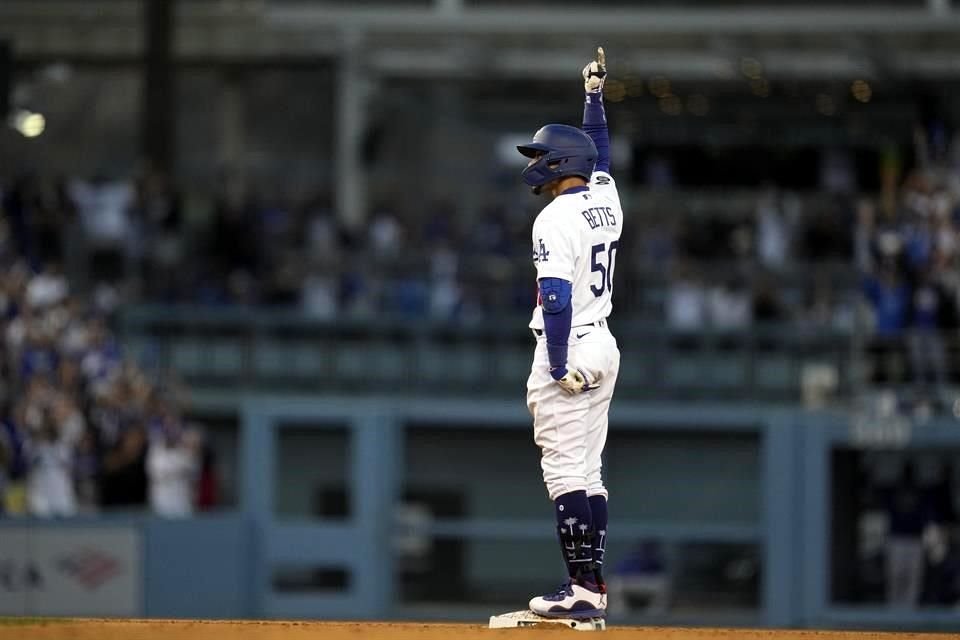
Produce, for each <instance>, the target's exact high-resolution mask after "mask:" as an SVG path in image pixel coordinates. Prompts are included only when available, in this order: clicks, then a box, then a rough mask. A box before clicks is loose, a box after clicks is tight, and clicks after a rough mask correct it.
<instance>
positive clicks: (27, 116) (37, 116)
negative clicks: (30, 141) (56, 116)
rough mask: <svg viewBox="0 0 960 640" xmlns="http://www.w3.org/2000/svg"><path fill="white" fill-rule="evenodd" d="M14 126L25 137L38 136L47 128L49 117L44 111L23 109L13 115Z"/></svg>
mask: <svg viewBox="0 0 960 640" xmlns="http://www.w3.org/2000/svg"><path fill="white" fill-rule="evenodd" d="M13 128H14V129H16V130H17V131H18V132H19V133H20V135H22V136H23V137H24V138H36V137H37V136H39V135H41V134H43V132H44V130H45V129H46V128H47V119H46V118H45V117H44V116H43V114H42V113H34V112H33V111H28V110H26V109H21V110H20V111H18V112H16V113H15V114H14V115H13Z"/></svg>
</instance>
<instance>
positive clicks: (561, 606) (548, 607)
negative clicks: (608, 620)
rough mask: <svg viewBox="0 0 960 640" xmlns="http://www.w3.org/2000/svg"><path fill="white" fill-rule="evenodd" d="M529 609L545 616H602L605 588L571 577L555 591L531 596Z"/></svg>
mask: <svg viewBox="0 0 960 640" xmlns="http://www.w3.org/2000/svg"><path fill="white" fill-rule="evenodd" d="M530 611H532V612H534V613H535V614H537V615H538V616H543V617H545V618H574V619H577V620H579V619H583V618H602V617H604V616H605V615H607V590H606V588H605V586H603V585H597V583H596V582H592V581H589V580H575V579H573V578H571V579H569V580H567V581H566V582H565V583H563V584H562V585H560V587H559V588H558V589H557V590H556V591H555V592H553V593H548V594H546V595H542V596H537V597H536V598H532V599H531V600H530Z"/></svg>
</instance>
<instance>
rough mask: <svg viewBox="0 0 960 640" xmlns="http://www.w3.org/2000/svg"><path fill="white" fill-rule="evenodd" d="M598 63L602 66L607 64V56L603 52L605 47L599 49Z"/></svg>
mask: <svg viewBox="0 0 960 640" xmlns="http://www.w3.org/2000/svg"><path fill="white" fill-rule="evenodd" d="M597 62H599V63H600V64H602V65H606V64H607V54H605V53H604V52H603V47H597Z"/></svg>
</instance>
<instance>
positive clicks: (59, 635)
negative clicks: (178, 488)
mask: <svg viewBox="0 0 960 640" xmlns="http://www.w3.org/2000/svg"><path fill="white" fill-rule="evenodd" d="M8 622H11V624H5V625H0V639H2V640H8V639H9V640H14V639H16V640H307V639H308V638H309V639H310V640H381V639H382V640H475V639H477V638H479V639H482V640H493V639H495V638H507V637H509V638H519V639H521V640H537V639H539V638H550V639H551V640H557V639H558V638H560V637H564V638H571V639H572V638H579V639H580V640H588V639H590V638H594V639H596V640H764V639H766V638H773V639H775V640H828V639H830V640H832V639H834V638H836V639H838V640H920V639H925V640H943V639H944V638H948V637H950V636H946V635H939V634H921V633H897V634H891V633H873V632H863V633H857V632H840V631H779V630H763V629H757V630H748V629H676V628H663V627H616V626H613V627H610V628H608V629H607V630H606V631H603V632H588V635H584V632H580V631H573V630H571V629H565V628H557V627H550V628H540V627H537V628H527V629H487V628H486V626H484V625H479V624H476V625H470V624H426V623H424V624H418V623H389V622H274V621H270V622H257V621H231V620H224V621H221V620H63V621H60V620H58V621H51V622H43V623H39V622H32V621H31V622H25V623H22V624H21V623H17V622H15V621H8ZM954 637H956V636H954Z"/></svg>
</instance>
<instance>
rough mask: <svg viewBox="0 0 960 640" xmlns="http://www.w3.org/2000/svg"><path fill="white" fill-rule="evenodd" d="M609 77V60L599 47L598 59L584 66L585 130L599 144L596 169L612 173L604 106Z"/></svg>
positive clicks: (594, 142)
mask: <svg viewBox="0 0 960 640" xmlns="http://www.w3.org/2000/svg"><path fill="white" fill-rule="evenodd" d="M606 77H607V60H606V55H604V53H603V47H597V59H596V60H594V61H593V62H591V63H590V64H588V65H587V66H585V67H584V68H583V89H584V92H585V93H586V100H585V102H584V105H583V130H584V131H585V132H586V133H587V135H588V136H590V138H591V139H592V140H593V144H595V145H596V146H597V154H598V155H597V166H596V168H595V169H594V170H595V171H604V172H606V173H610V135H609V133H608V132H607V114H606V112H605V111H604V108H603V81H604V80H605V79H606Z"/></svg>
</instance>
